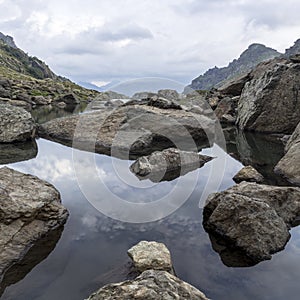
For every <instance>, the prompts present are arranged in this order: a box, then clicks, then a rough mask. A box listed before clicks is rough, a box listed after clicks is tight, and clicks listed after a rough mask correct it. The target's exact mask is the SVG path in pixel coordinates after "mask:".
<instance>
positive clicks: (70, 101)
mask: <svg viewBox="0 0 300 300" xmlns="http://www.w3.org/2000/svg"><path fill="white" fill-rule="evenodd" d="M56 102H57V103H60V102H63V103H66V104H67V105H77V104H79V103H80V101H79V99H78V98H77V96H76V95H75V94H73V93H71V94H66V95H63V96H60V97H58V98H57V99H56ZM41 104H44V103H41ZM45 104H49V103H45Z"/></svg>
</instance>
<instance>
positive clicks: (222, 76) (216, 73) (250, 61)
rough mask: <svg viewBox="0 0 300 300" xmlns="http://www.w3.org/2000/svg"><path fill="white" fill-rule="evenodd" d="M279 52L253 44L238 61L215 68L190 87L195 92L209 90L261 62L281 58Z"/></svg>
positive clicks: (197, 79) (195, 80)
mask: <svg viewBox="0 0 300 300" xmlns="http://www.w3.org/2000/svg"><path fill="white" fill-rule="evenodd" d="M280 55H281V53H279V52H278V51H276V50H274V49H272V48H268V47H266V46H264V45H261V44H252V45H250V46H249V47H248V49H247V50H245V51H244V52H243V53H242V54H241V55H240V57H239V58H238V59H235V60H233V61H232V62H231V63H230V64H229V65H228V66H227V67H224V68H218V67H214V68H212V69H209V70H208V71H207V72H205V73H204V74H203V75H200V76H199V77H197V78H195V79H194V80H193V81H192V83H191V84H190V85H189V86H188V87H189V88H192V89H194V90H209V89H211V88H212V87H217V86H219V85H220V84H221V83H222V82H224V81H226V80H228V79H231V78H234V77H236V76H238V75H241V74H243V73H246V72H249V71H250V70H251V69H253V68H254V67H255V66H257V65H258V64H259V63H260V62H262V61H266V60H269V59H273V58H275V57H277V56H280Z"/></svg>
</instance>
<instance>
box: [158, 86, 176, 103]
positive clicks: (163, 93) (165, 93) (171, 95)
mask: <svg viewBox="0 0 300 300" xmlns="http://www.w3.org/2000/svg"><path fill="white" fill-rule="evenodd" d="M157 95H158V96H159V97H162V98H165V99H168V100H171V101H177V100H178V99H179V98H180V95H179V93H178V92H177V91H175V90H170V89H165V90H159V91H158V92H157Z"/></svg>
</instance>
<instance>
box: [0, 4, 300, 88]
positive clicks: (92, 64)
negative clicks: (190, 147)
mask: <svg viewBox="0 0 300 300" xmlns="http://www.w3.org/2000/svg"><path fill="white" fill-rule="evenodd" d="M299 11H300V1H298V0H285V1H279V0H272V1H271V0H261V1H251V0H229V1H223V0H222V1H221V0H210V1H204V0H172V1H171V0H165V1H158V0H151V1H150V0H144V1H138V0H122V1H121V0H101V1H99V0H86V1H79V0H70V1H61V0H60V1H58V0H51V1H41V0H26V1H25V0H15V1H11V0H0V31H1V32H3V33H5V34H9V35H12V36H13V37H14V38H15V41H16V43H17V45H18V46H19V47H21V48H22V49H23V50H24V51H26V52H28V53H29V54H31V55H35V56H38V57H40V58H41V59H43V60H45V61H46V62H47V63H48V64H49V65H50V67H51V68H52V69H53V70H54V71H55V72H56V73H58V74H60V75H63V76H66V77H69V78H71V79H73V80H75V81H89V82H91V81H112V80H125V79H130V78H139V77H163V78H169V79H173V80H177V81H180V82H183V83H188V82H189V81H190V80H191V79H192V78H194V77H196V76H198V75H199V74H200V73H202V72H204V71H205V70H206V69H207V68H209V67H213V66H215V65H217V66H224V65H227V63H228V62H229V61H230V60H232V59H233V58H236V57H238V55H239V54H240V53H241V52H242V51H243V50H245V48H247V46H248V45H249V44H251V43H253V42H259V43H264V44H266V45H267V46H270V47H273V48H276V49H277V50H280V51H284V49H285V48H287V47H289V46H291V45H292V44H293V42H294V41H295V40H296V39H298V38H299V37H300V18H299V17H298V12H299Z"/></svg>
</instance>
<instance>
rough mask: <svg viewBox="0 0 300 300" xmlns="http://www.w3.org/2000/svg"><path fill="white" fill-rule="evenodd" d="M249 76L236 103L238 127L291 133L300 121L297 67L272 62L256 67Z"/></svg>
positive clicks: (288, 61)
mask: <svg viewBox="0 0 300 300" xmlns="http://www.w3.org/2000/svg"><path fill="white" fill-rule="evenodd" d="M250 76H251V78H252V79H251V80H250V81H249V82H247V83H246V85H245V87H244V89H243V92H242V95H241V98H240V100H239V104H238V117H237V124H238V126H239V127H240V128H241V129H248V130H254V131H259V132H268V133H292V132H293V130H294V129H295V127H296V126H297V124H298V123H299V120H300V105H299V103H300V102H299V101H300V98H299V88H300V64H299V63H295V62H292V61H290V60H286V59H283V58H281V59H274V60H272V61H269V62H265V63H261V64H260V65H258V66H257V67H256V68H255V69H254V70H253V71H252V72H251V74H250Z"/></svg>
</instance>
